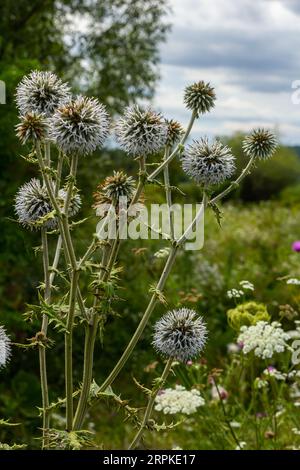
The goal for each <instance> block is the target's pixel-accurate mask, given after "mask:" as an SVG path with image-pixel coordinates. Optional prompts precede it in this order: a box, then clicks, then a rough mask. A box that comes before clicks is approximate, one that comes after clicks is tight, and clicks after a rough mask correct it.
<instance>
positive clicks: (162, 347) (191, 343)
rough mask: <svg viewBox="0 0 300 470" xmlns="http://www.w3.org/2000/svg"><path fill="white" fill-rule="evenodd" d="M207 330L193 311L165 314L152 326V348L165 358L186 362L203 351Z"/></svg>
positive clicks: (186, 309)
mask: <svg viewBox="0 0 300 470" xmlns="http://www.w3.org/2000/svg"><path fill="white" fill-rule="evenodd" d="M206 338H207V328H206V325H205V323H204V321H203V320H202V318H201V317H198V316H197V313H196V312H195V311H194V310H189V309H188V308H180V309H178V310H172V311H170V312H167V313H166V314H165V315H163V317H162V318H161V319H160V320H159V321H157V322H156V324H155V326H154V337H153V346H154V348H155V349H156V350H157V351H158V352H159V353H161V354H162V355H164V356H166V357H173V358H174V359H177V360H178V361H182V362H187V361H188V360H189V359H193V358H194V357H196V356H198V355H199V354H200V352H201V351H202V350H203V348H204V346H205V343H206Z"/></svg>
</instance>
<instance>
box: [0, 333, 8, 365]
mask: <svg viewBox="0 0 300 470" xmlns="http://www.w3.org/2000/svg"><path fill="white" fill-rule="evenodd" d="M10 353H11V342H10V339H9V337H8V336H7V334H6V332H5V329H4V328H3V326H1V325H0V368H1V367H4V366H5V365H6V364H7V361H8V360H9V357H10Z"/></svg>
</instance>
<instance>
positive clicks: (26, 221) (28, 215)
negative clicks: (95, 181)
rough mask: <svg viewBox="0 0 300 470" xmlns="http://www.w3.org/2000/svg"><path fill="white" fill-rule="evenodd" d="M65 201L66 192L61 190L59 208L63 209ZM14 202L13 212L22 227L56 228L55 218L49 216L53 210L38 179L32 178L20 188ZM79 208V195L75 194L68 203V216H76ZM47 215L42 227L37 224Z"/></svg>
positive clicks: (32, 228) (44, 188) (31, 228)
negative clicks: (47, 217)
mask: <svg viewBox="0 0 300 470" xmlns="http://www.w3.org/2000/svg"><path fill="white" fill-rule="evenodd" d="M65 199H66V191H65V190H64V189H61V190H60V191H59V198H58V202H59V205H60V206H61V208H63V205H64V201H65ZM15 201H16V202H15V211H16V214H17V216H18V220H19V222H20V224H22V225H23V226H24V227H26V228H29V229H30V230H34V229H39V228H41V226H43V227H45V228H47V229H49V230H53V229H55V228H56V227H57V218H56V217H55V216H53V217H51V216H50V214H51V212H52V211H53V208H52V204H51V201H50V199H49V196H48V193H47V190H46V187H45V186H43V185H42V184H41V182H40V181H39V180H38V179H36V178H32V179H31V180H30V181H29V182H28V183H25V184H24V185H23V186H21V187H20V189H19V191H18V192H17V195H16V199H15ZM80 206H81V198H80V196H79V194H76V195H75V196H73V197H72V198H71V201H70V205H69V216H70V217H71V216H74V215H76V214H77V212H78V211H79V209H80ZM47 215H49V219H48V220H45V221H44V222H43V224H42V225H41V224H39V223H38V222H39V220H40V219H41V218H43V217H46V216H47Z"/></svg>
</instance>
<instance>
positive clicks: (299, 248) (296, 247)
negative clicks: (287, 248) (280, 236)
mask: <svg viewBox="0 0 300 470" xmlns="http://www.w3.org/2000/svg"><path fill="white" fill-rule="evenodd" d="M292 250H293V251H296V252H299V251H300V240H296V241H295V242H294V243H293V244H292Z"/></svg>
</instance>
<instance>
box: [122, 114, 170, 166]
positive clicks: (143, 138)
mask: <svg viewBox="0 0 300 470" xmlns="http://www.w3.org/2000/svg"><path fill="white" fill-rule="evenodd" d="M115 131H116V136H117V140H118V142H119V144H120V145H121V147H122V148H123V149H124V150H125V151H126V152H127V153H128V154H131V155H132V156H134V157H136V156H145V155H149V154H152V153H155V152H158V151H159V150H160V149H161V148H162V147H163V146H164V145H165V144H166V141H167V136H168V126H167V124H166V122H165V120H164V119H163V117H162V115H161V114H160V113H156V112H155V111H153V110H152V109H151V108H146V109H144V108H140V107H139V106H132V107H128V108H126V110H125V113H124V116H122V117H121V118H120V119H119V120H118V122H117V123H116V127H115Z"/></svg>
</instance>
